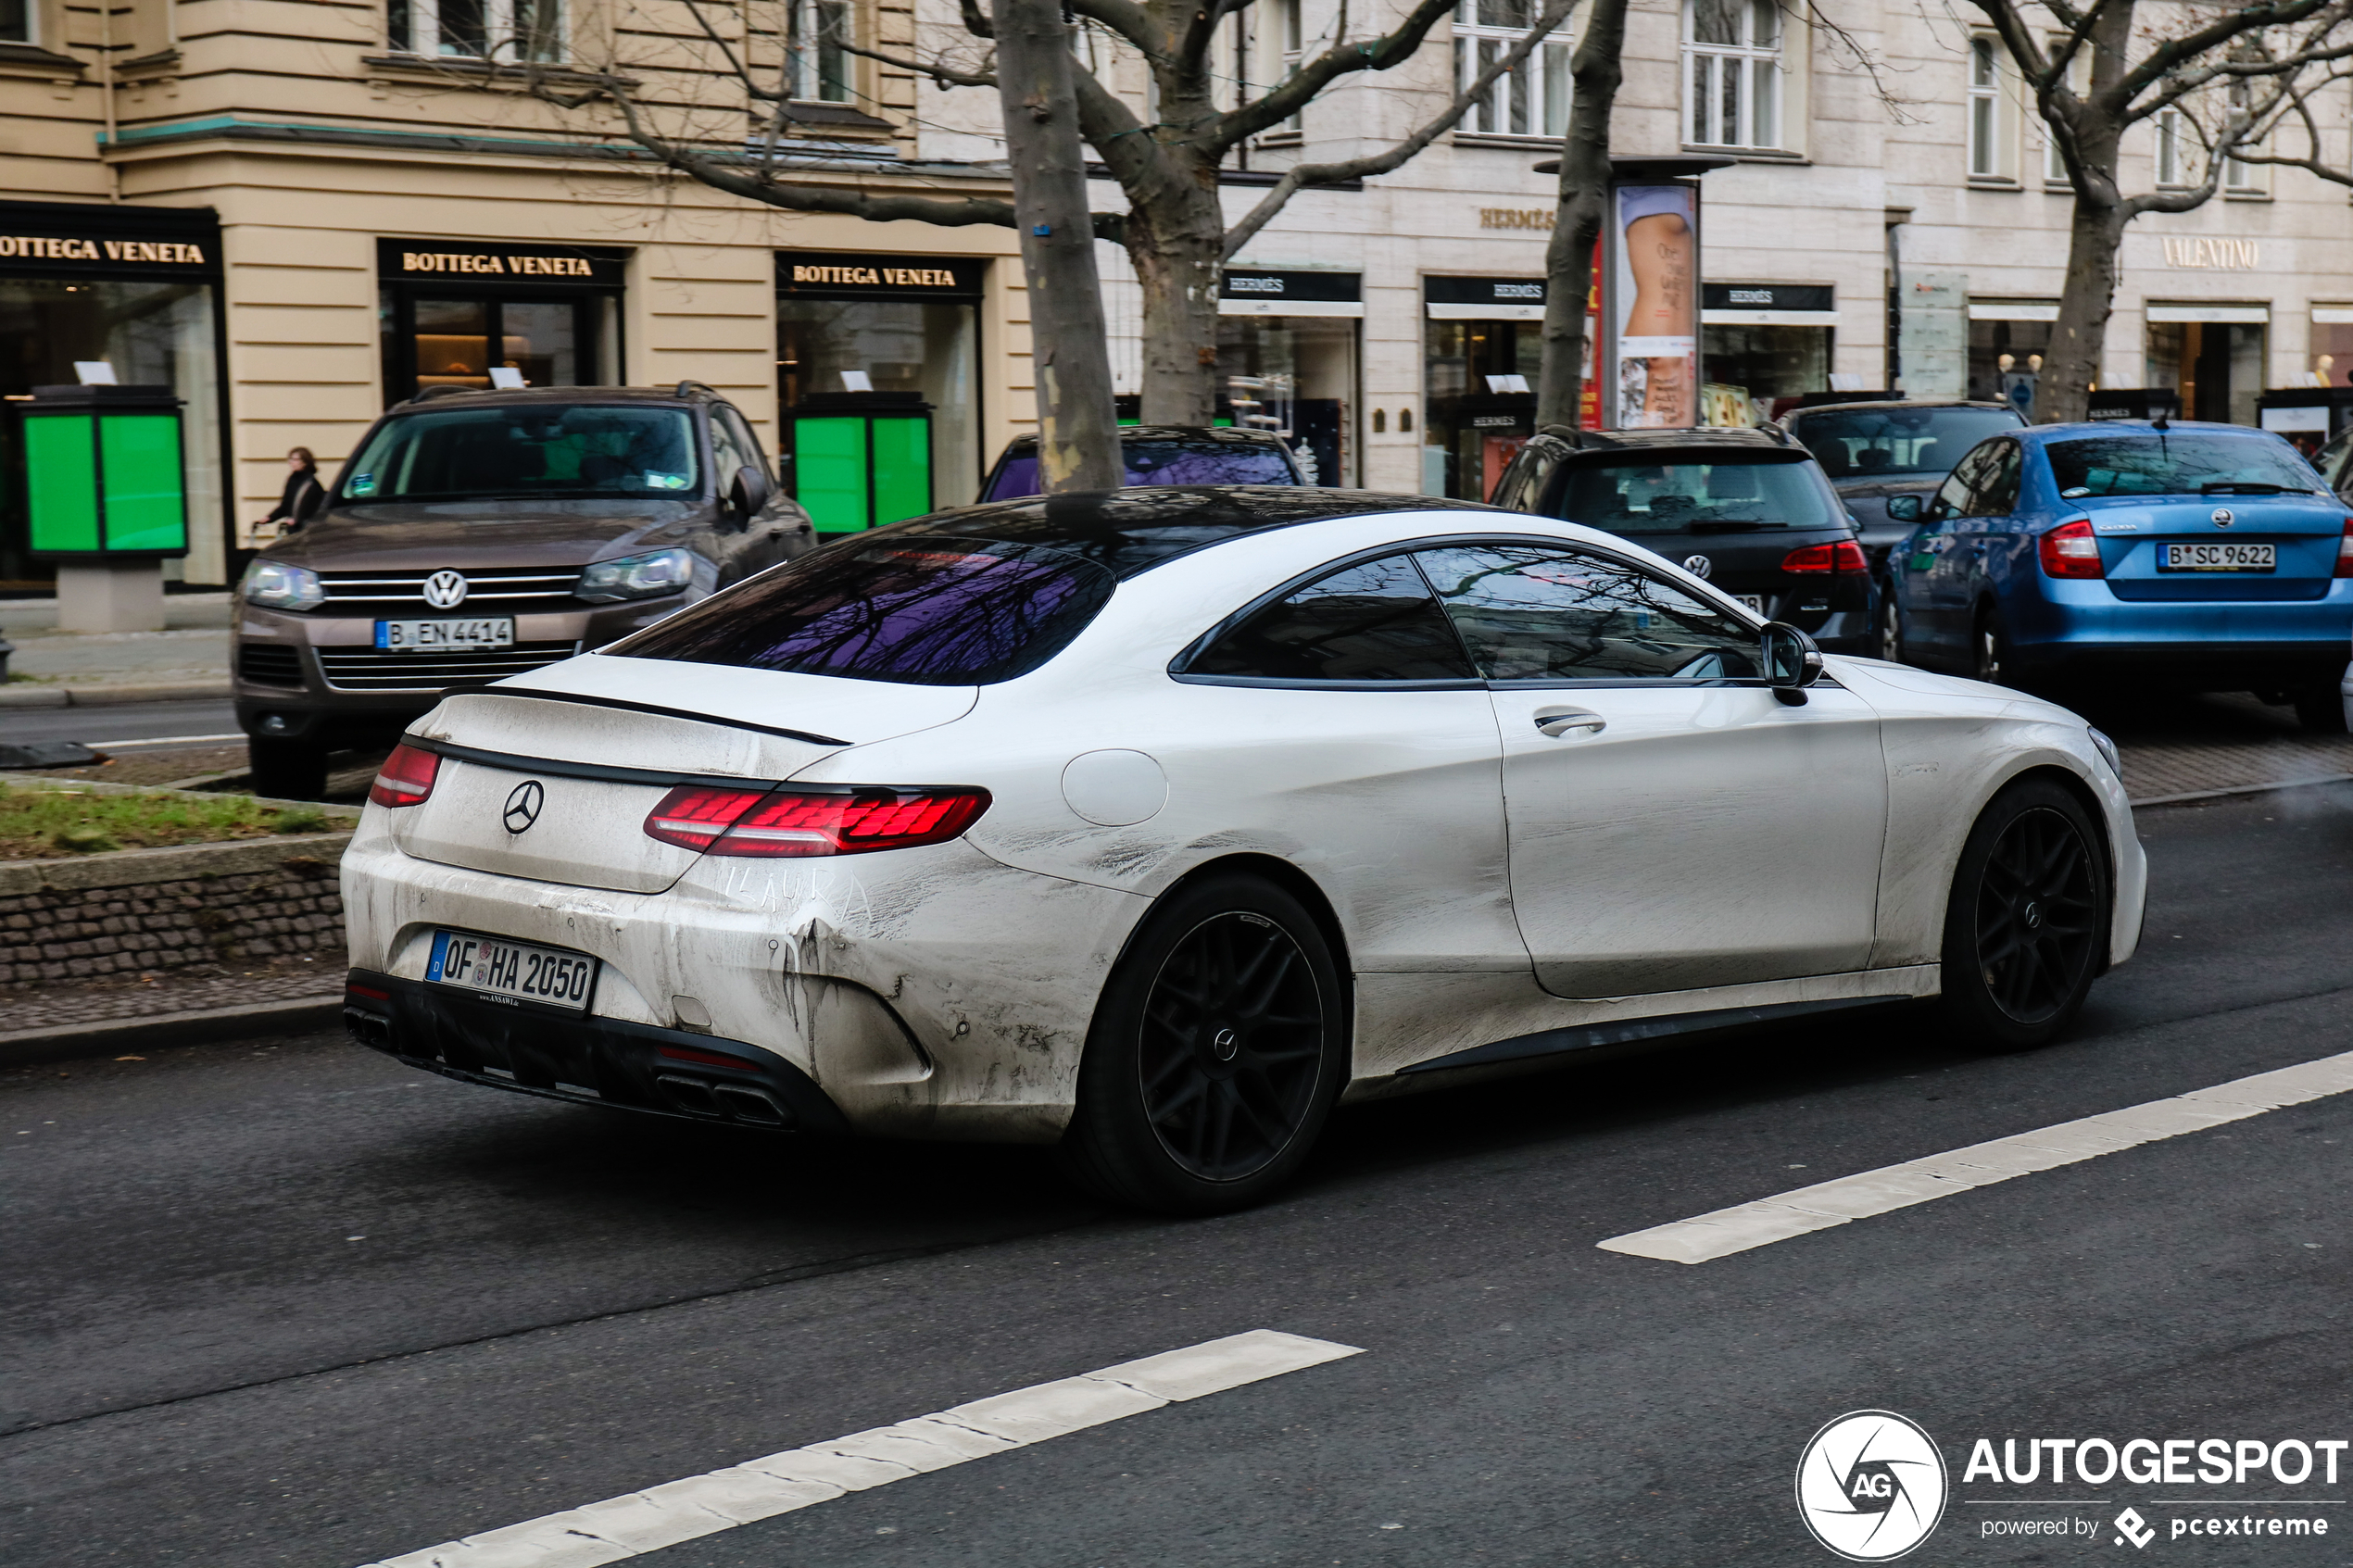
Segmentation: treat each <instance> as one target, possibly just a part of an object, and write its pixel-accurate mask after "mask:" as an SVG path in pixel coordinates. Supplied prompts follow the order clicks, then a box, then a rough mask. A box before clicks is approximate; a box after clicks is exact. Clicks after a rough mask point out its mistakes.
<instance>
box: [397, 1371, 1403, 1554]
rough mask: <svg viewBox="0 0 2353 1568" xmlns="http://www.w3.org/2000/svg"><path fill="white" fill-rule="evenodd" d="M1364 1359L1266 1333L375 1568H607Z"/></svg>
mask: <svg viewBox="0 0 2353 1568" xmlns="http://www.w3.org/2000/svg"><path fill="white" fill-rule="evenodd" d="M1362 1354H1364V1352H1363V1351H1362V1350H1360V1349H1358V1348H1356V1347H1354V1346H1353V1345H1336V1344H1334V1343H1332V1342H1331V1341H1330V1340H1327V1339H1308V1338H1304V1337H1302V1336H1299V1335H1296V1334H1278V1333H1277V1332H1275V1331H1274V1330H1272V1329H1264V1328H1260V1329H1252V1331H1251V1332H1249V1333H1247V1334H1236V1335H1231V1336H1227V1337H1226V1338H1224V1339H1212V1340H1210V1341H1208V1342H1207V1343H1206V1344H1202V1345H1194V1346H1189V1347H1188V1348H1185V1349H1182V1350H1169V1351H1164V1352H1163V1353H1162V1354H1160V1355H1157V1356H1146V1357H1145V1358H1144V1359H1143V1360H1141V1361H1122V1362H1121V1363H1120V1364H1119V1365H1117V1366H1108V1367H1104V1368H1103V1369H1101V1371H1099V1372H1090V1373H1086V1374H1081V1375H1079V1376H1077V1377H1065V1378H1062V1379H1059V1380H1057V1381H1055V1382H1052V1383H1040V1384H1038V1385H1037V1386H1035V1387H1030V1388H1017V1389H1015V1390H1013V1392H1012V1393H1010V1394H997V1395H992V1396H991V1397H989V1398H988V1399H975V1400H974V1401H973V1402H972V1403H970V1404H965V1405H958V1406H956V1407H955V1408H954V1409H952V1410H944V1411H936V1412H934V1413H933V1414H930V1415H919V1416H916V1417H915V1418H914V1419H913V1420H912V1421H902V1422H900V1423H899V1424H896V1425H893V1426H877V1427H875V1428H874V1429H872V1430H871V1431H866V1432H853V1433H851V1434H850V1435H849V1436H847V1437H837V1438H835V1439H834V1440H833V1441H832V1442H830V1443H812V1444H811V1445H809V1447H807V1448H805V1449H786V1451H785V1452H783V1453H778V1454H770V1455H768V1456H767V1457H766V1458H764V1459H754V1460H747V1461H744V1462H743V1463H741V1464H737V1465H731V1466H729V1467H728V1468H727V1469H725V1470H714V1471H711V1472H710V1473H709V1474H702V1475H689V1476H687V1477H686V1479H684V1480H681V1481H667V1482H664V1483H663V1484H661V1486H648V1487H647V1488H646V1489H645V1490H644V1491H642V1492H631V1493H629V1494H628V1495H627V1496H625V1497H618V1498H608V1499H605V1500H604V1501H602V1502H592V1503H589V1504H588V1505H587V1506H585V1508H575V1509H572V1510H569V1511H568V1512H562V1513H550V1514H548V1515H547V1516H546V1517H545V1518H541V1519H532V1520H527V1521H525V1522H524V1523H522V1524H510V1525H507V1526H506V1527H505V1528H503V1529H497V1530H490V1531H485V1532H484V1533H483V1534H481V1535H478V1536H468V1537H466V1538H465V1539H463V1540H459V1541H450V1542H447V1544H445V1545H442V1546H437V1547H431V1548H428V1549H425V1550H423V1551H412V1552H409V1553H406V1554H405V1555H403V1556H399V1557H387V1558H384V1559H383V1560H382V1561H381V1562H374V1563H371V1564H369V1565H368V1568H596V1565H597V1564H598V1563H604V1562H621V1561H622V1560H623V1559H624V1558H630V1557H636V1556H640V1555H642V1554H643V1553H646V1552H649V1551H659V1550H661V1549H662V1548H664V1547H670V1546H675V1545H677V1544H678V1543H679V1542H681V1541H690V1540H693V1539H695V1538H696V1537H699V1536H710V1535H716V1534H717V1533H718V1532H720V1531H722V1530H732V1529H734V1528H735V1527H736V1526H737V1525H739V1524H751V1523H752V1522H753V1521H755V1520H760V1519H773V1518H774V1517H775V1516H776V1515H777V1514H780V1513H790V1512H793V1511H794V1510H796V1509H802V1508H810V1507H813V1506H815V1505H816V1504H818V1503H821V1502H831V1501H832V1500H833V1499H836V1498H838V1497H843V1496H846V1495H847V1494H849V1493H850V1492H859V1491H864V1490H866V1489H868V1488H870V1487H874V1486H887V1485H888V1484H889V1483H891V1482H893V1481H903V1480H905V1479H906V1478H907V1477H909V1476H911V1475H921V1474H925V1473H927V1472H929V1471H934V1470H945V1469H947V1468H948V1467H949V1466H950V1465H957V1464H963V1463H965V1462H966V1461H971V1460H975V1459H986V1458H987V1457H988V1456H989V1455H990V1454H1000V1453H1006V1452H1010V1451H1011V1450H1013V1449H1023V1448H1027V1447H1029V1446H1030V1445H1031V1444H1033V1443H1042V1442H1045V1441H1046V1440H1048V1439H1049V1438H1052V1437H1060V1436H1064V1435H1066V1434H1068V1433H1072V1432H1081V1431H1084V1430H1086V1429H1087V1428H1088V1427H1089V1426H1101V1425H1102V1424H1104V1423H1105V1422H1111V1421H1119V1420H1123V1419H1125V1418H1126V1417H1128V1416H1131V1415H1141V1414H1143V1413H1144V1412H1145V1411H1155V1410H1159V1409H1160V1408H1161V1407H1162V1406H1164V1405H1169V1404H1174V1403H1176V1402H1177V1401H1178V1400H1181V1399H1200V1398H1202V1396H1203V1395H1207V1394H1218V1393H1223V1392H1224V1391H1226V1390H1227V1389H1228V1388H1239V1387H1241V1386H1244V1385H1246V1384H1251V1383H1259V1382H1263V1381H1265V1379H1267V1378H1270V1377H1280V1376H1282V1375H1283V1374H1285V1373H1291V1372H1300V1371H1303V1370H1304V1369H1306V1368H1308V1367H1311V1366H1320V1365H1322V1364H1323V1363H1324V1362H1326V1361H1339V1360H1340V1359H1341V1358H1342V1357H1346V1356H1357V1355H1362Z"/></svg>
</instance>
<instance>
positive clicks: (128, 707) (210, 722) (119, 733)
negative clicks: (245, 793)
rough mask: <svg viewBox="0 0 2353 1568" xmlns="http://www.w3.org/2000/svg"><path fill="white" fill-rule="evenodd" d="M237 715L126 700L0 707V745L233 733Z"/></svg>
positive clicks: (207, 705)
mask: <svg viewBox="0 0 2353 1568" xmlns="http://www.w3.org/2000/svg"><path fill="white" fill-rule="evenodd" d="M237 733H238V731H237V714H236V709H235V708H234V706H233V705H232V704H231V703H230V702H228V701H227V700H226V699H223V700H220V701H218V702H209V701H208V702H127V703H123V704H121V705H120V706H119V707H117V706H101V707H96V708H7V709H0V741H36V740H78V741H80V742H82V744H83V745H84V746H94V745H96V744H98V743H100V742H102V741H119V740H160V739H165V738H168V737H172V736H179V735H198V736H201V735H233V734H237Z"/></svg>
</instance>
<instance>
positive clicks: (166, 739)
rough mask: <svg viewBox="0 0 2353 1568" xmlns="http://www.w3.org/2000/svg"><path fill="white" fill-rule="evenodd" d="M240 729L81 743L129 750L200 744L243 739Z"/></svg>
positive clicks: (98, 747)
mask: <svg viewBox="0 0 2353 1568" xmlns="http://www.w3.org/2000/svg"><path fill="white" fill-rule="evenodd" d="M243 739H245V734H244V733H243V732H242V731H240V732H239V733H237V734H229V735H149V736H147V737H146V738H145V739H144V740H86V741H83V742H82V745H84V746H88V747H89V748H90V749H91V750H93V751H129V750H131V749H132V747H133V746H202V745H204V744H206V743H207V742H208V741H223V740H243Z"/></svg>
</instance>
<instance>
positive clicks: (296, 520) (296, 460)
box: [253, 446, 327, 545]
mask: <svg viewBox="0 0 2353 1568" xmlns="http://www.w3.org/2000/svg"><path fill="white" fill-rule="evenodd" d="M286 470H287V471H286V488H285V493H284V494H283V495H280V496H279V497H278V505H277V508H276V509H275V510H273V511H271V514H270V515H269V516H268V517H265V518H263V519H262V520H261V521H259V522H257V523H255V524H254V525H253V533H254V543H255V544H257V545H258V544H261V543H262V542H263V540H262V537H261V531H262V530H263V529H265V528H267V527H269V526H270V525H271V523H273V522H274V523H276V524H277V525H278V533H277V534H276V535H275V536H276V537H278V538H283V537H284V536H285V535H287V534H289V533H294V532H295V531H296V529H299V528H300V527H301V526H302V525H303V524H304V523H306V522H308V521H310V520H311V519H312V518H314V517H317V516H318V515H319V514H320V513H321V512H322V511H324V510H326V508H327V487H326V486H325V485H323V484H321V483H319V459H318V458H314V457H312V456H311V455H310V448H309V447H308V446H297V447H296V448H294V450H292V451H290V452H288V453H287V454H286Z"/></svg>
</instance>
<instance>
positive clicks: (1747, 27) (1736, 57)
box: [1683, 0, 1781, 148]
mask: <svg viewBox="0 0 2353 1568" xmlns="http://www.w3.org/2000/svg"><path fill="white" fill-rule="evenodd" d="M1683 106H1684V127H1685V136H1686V139H1687V140H1688V141H1689V142H1690V143H1691V144H1693V145H1695V146H1703V147H1766V148H1778V147H1779V146H1780V144H1781V11H1780V6H1778V5H1776V4H1775V3H1774V0H1690V4H1689V5H1688V6H1685V7H1684V11H1683Z"/></svg>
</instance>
